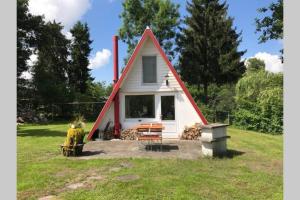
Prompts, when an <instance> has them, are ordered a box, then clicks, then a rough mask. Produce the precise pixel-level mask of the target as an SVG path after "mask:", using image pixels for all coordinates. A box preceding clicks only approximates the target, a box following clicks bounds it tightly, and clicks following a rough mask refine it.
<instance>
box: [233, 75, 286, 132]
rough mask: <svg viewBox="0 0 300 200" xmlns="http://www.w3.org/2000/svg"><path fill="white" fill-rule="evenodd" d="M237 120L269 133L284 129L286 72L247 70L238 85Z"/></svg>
mask: <svg viewBox="0 0 300 200" xmlns="http://www.w3.org/2000/svg"><path fill="white" fill-rule="evenodd" d="M235 101H236V104H237V109H236V111H235V112H234V124H235V125H237V126H239V127H242V128H245V129H249V130H255V131H261V132H266V133H282V131H283V128H282V127H283V75H282V73H279V74H274V73H270V72H266V71H264V70H258V71H256V72H251V73H246V74H245V76H244V77H243V78H241V79H240V80H239V81H238V83H237V85H236V96H235Z"/></svg>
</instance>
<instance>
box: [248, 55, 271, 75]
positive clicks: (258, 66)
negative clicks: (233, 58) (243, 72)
mask: <svg viewBox="0 0 300 200" xmlns="http://www.w3.org/2000/svg"><path fill="white" fill-rule="evenodd" d="M245 65H246V67H247V72H256V71H258V70H265V67H266V65H265V62H264V61H263V60H261V59H258V58H249V59H248V60H247V61H246V63H245Z"/></svg>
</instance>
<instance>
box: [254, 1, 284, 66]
mask: <svg viewBox="0 0 300 200" xmlns="http://www.w3.org/2000/svg"><path fill="white" fill-rule="evenodd" d="M258 12H260V13H264V14H266V15H265V16H264V17H263V18H262V19H258V18H255V23H256V32H261V35H260V36H259V38H258V40H259V42H260V43H264V42H266V41H267V40H278V39H283V0H277V2H276V3H271V4H270V5H269V6H268V7H263V8H260V9H258ZM269 13H270V14H271V16H270V15H268V14H269ZM280 53H281V61H282V62H283V49H281V50H280Z"/></svg>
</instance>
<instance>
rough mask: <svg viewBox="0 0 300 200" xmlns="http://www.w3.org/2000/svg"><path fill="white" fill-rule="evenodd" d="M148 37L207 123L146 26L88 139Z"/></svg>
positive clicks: (90, 136) (203, 120)
mask: <svg viewBox="0 0 300 200" xmlns="http://www.w3.org/2000/svg"><path fill="white" fill-rule="evenodd" d="M148 37H149V38H150V39H151V40H152V42H153V44H154V45H155V47H156V48H157V49H158V51H159V53H160V54H161V56H162V57H163V59H164V60H165V62H166V63H167V65H168V67H169V69H170V70H171V72H172V73H173V75H174V77H175V78H176V80H177V81H178V83H179V85H180V86H181V88H182V90H183V91H184V93H185V95H186V96H187V97H188V99H189V100H190V102H191V104H192V105H193V107H194V109H195V110H196V112H197V113H198V115H199V117H200V118H201V120H202V122H203V123H204V124H205V125H207V120H206V119H205V117H204V116H203V114H202V113H201V111H200V109H199V108H198V106H197V104H196V103H195V101H194V99H193V97H192V96H191V94H190V93H189V91H188V89H187V88H186V87H185V85H184V83H183V82H182V80H181V79H180V77H179V76H178V74H177V72H176V70H175V68H174V67H173V66H172V64H171V62H170V61H169V59H168V58H167V56H166V54H165V53H164V51H163V50H162V48H161V46H160V45H159V42H158V41H157V39H156V38H155V36H154V34H153V32H152V31H151V29H149V28H147V29H145V31H144V33H143V35H142V37H141V39H140V41H139V43H138V44H137V46H136V47H135V49H134V51H133V54H132V55H131V57H130V59H129V61H128V63H127V65H126V67H125V68H124V71H123V73H122V74H121V77H120V79H119V80H118V82H117V83H116V84H115V86H114V88H113V91H112V92H111V94H110V96H109V98H108V100H107V101H106V103H105V105H104V107H103V108H102V110H101V112H100V114H99V116H98V117H97V119H96V122H95V123H94V125H93V128H92V130H91V131H90V133H89V135H88V140H90V139H91V138H92V136H93V133H94V132H95V130H96V129H97V127H98V126H99V124H100V122H101V120H102V119H103V117H104V114H105V113H106V112H107V111H108V109H109V107H110V105H111V103H112V101H113V99H114V97H115V96H116V94H117V92H118V91H119V89H120V86H121V84H122V83H123V81H124V78H125V77H126V75H127V73H128V71H129V70H130V68H131V67H132V63H133V62H134V60H135V58H136V56H137V54H138V52H139V51H140V49H141V47H142V45H143V43H144V42H145V40H146V39H147V38H148Z"/></svg>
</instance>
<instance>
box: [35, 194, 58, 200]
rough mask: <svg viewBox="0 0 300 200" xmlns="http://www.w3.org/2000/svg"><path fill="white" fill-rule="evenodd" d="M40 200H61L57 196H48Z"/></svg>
mask: <svg viewBox="0 0 300 200" xmlns="http://www.w3.org/2000/svg"><path fill="white" fill-rule="evenodd" d="M38 200H59V199H58V197H57V196H54V195H48V196H45V197H41V198H39V199H38Z"/></svg>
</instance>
